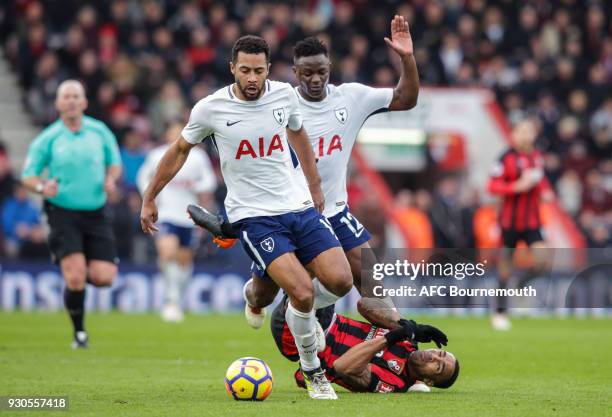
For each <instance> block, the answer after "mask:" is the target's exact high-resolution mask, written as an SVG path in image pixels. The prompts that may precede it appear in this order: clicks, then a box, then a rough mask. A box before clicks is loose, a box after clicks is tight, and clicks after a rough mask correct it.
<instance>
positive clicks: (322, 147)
mask: <svg viewBox="0 0 612 417" xmlns="http://www.w3.org/2000/svg"><path fill="white" fill-rule="evenodd" d="M334 151H342V138H341V137H340V135H334V136H332V138H331V140H330V141H329V143H326V142H325V138H324V137H322V136H321V137H320V138H319V151H318V153H317V155H318V157H319V158H321V157H323V156H325V155H331V154H332V152H334Z"/></svg>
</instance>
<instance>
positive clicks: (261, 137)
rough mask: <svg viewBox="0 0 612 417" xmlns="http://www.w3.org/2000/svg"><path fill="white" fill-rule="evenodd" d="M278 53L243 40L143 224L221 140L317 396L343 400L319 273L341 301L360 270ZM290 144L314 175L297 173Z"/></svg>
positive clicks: (229, 205)
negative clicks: (317, 301) (332, 214)
mask: <svg viewBox="0 0 612 417" xmlns="http://www.w3.org/2000/svg"><path fill="white" fill-rule="evenodd" d="M269 56H270V51H269V48H268V45H267V44H266V42H265V41H264V40H263V39H262V38H260V37H257V36H243V37H241V38H240V39H238V40H237V41H236V43H235V44H234V47H233V50H232V62H231V63H230V69H231V72H232V74H233V75H234V78H235V83H234V84H232V85H229V86H227V87H225V88H222V89H220V90H218V91H217V92H215V93H214V94H212V95H210V96H208V97H206V98H204V99H202V100H200V101H199V102H198V103H197V104H196V105H195V107H194V108H193V110H192V112H191V116H190V118H189V122H188V124H187V126H185V128H184V129H183V131H182V133H181V137H179V138H178V139H177V140H176V141H175V142H174V143H173V144H172V145H171V146H170V147H169V148H168V150H167V151H166V153H165V154H164V156H163V158H162V160H161V162H160V164H159V166H158V168H157V171H156V173H155V175H154V177H153V180H152V181H151V183H150V184H149V186H148V187H147V189H146V191H145V193H144V198H143V205H142V210H141V223H142V228H143V230H144V231H145V232H147V233H153V232H155V231H157V230H158V229H157V227H156V226H155V225H154V223H155V222H156V221H157V217H158V215H157V207H156V204H155V197H156V196H157V195H158V194H159V192H160V191H161V190H162V189H163V187H164V186H165V185H166V184H167V183H168V182H169V181H170V180H171V179H172V178H173V177H174V175H175V174H176V173H177V172H178V170H179V169H180V168H181V166H182V165H183V163H184V162H185V160H186V159H187V156H188V155H189V151H190V150H191V149H192V147H193V146H195V144H197V143H199V142H201V141H202V140H204V139H205V138H208V140H213V141H214V143H215V146H216V147H217V149H218V151H219V157H220V159H221V170H222V173H223V177H224V179H225V183H226V184H227V188H228V192H227V197H226V199H225V208H226V211H227V215H228V219H229V221H230V222H231V223H232V225H233V227H234V228H235V229H236V230H237V231H238V232H239V234H240V239H241V242H242V244H243V247H244V249H245V250H246V252H247V253H248V254H249V256H250V257H251V259H252V260H253V261H254V262H255V263H257V264H258V265H259V266H260V267H261V268H262V269H263V270H265V271H266V272H267V274H268V275H269V276H270V277H272V279H273V280H274V282H275V283H276V284H277V285H278V286H279V287H281V288H283V289H284V290H285V292H286V293H287V294H288V296H289V300H290V301H289V305H288V308H287V315H286V318H287V324H288V327H289V329H290V330H291V333H292V334H293V336H294V338H295V339H296V345H297V348H298V351H299V355H300V364H301V368H302V371H303V372H304V376H305V379H306V382H307V385H308V392H309V394H310V396H311V397H312V398H317V399H336V398H337V397H336V394H335V392H334V389H333V388H332V386H331V384H330V383H329V381H328V380H327V378H326V377H325V374H324V372H323V371H322V369H321V365H320V361H319V358H318V357H317V349H316V345H317V337H316V324H315V323H316V319H315V316H314V310H313V300H314V296H315V293H316V291H317V290H316V289H315V288H314V287H313V283H312V280H311V278H310V275H309V272H310V273H312V274H313V275H315V276H317V277H318V279H319V282H320V283H322V284H323V285H325V286H326V291H327V292H328V293H329V294H334V297H332V298H335V299H334V300H333V301H332V302H331V303H333V302H335V300H336V299H337V298H339V297H341V296H343V295H345V294H346V293H347V292H348V291H349V290H350V289H351V287H352V275H351V271H350V266H349V264H348V262H347V260H346V257H345V256H344V253H343V252H342V249H341V247H340V243H339V242H338V239H337V238H336V236H335V234H334V232H333V230H332V228H331V226H330V224H329V222H328V220H327V219H326V218H325V217H323V215H322V214H321V213H320V212H319V211H322V210H323V207H324V198H323V192H322V191H321V179H320V177H319V174H318V172H317V168H316V163H315V156H314V153H313V151H312V147H311V146H310V143H309V140H308V135H307V134H306V131H305V130H304V128H303V127H302V116H301V114H300V110H299V105H298V96H297V94H296V92H295V90H293V88H292V87H291V86H290V85H289V84H286V83H280V82H271V81H268V80H267V76H268V73H269V68H270V63H269ZM289 144H291V148H292V149H293V150H294V151H295V153H296V154H297V159H298V160H299V162H300V164H301V166H302V170H303V173H304V175H296V174H295V168H294V161H293V158H292V156H291V154H290V148H289ZM313 206H314V207H313ZM315 208H316V209H315ZM317 210H319V211H317ZM303 265H304V266H305V267H306V268H307V269H308V271H307V270H306V269H305V268H304V266H303Z"/></svg>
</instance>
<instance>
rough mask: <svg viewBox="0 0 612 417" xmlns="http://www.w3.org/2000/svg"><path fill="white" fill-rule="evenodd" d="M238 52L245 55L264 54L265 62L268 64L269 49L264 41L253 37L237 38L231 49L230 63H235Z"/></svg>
mask: <svg viewBox="0 0 612 417" xmlns="http://www.w3.org/2000/svg"><path fill="white" fill-rule="evenodd" d="M238 52H244V53H245V54H261V53H262V52H263V53H264V54H266V61H267V62H270V47H269V46H268V43H267V42H266V41H265V39H263V38H260V37H259V36H255V35H245V36H242V37H241V38H239V39H238V40H237V41H236V43H234V46H233V47H232V61H233V62H236V58H237V57H238Z"/></svg>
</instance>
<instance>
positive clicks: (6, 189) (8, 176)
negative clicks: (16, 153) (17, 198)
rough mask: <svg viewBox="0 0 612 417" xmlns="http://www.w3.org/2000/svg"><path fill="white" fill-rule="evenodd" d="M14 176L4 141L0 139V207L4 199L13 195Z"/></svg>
mask: <svg viewBox="0 0 612 417" xmlns="http://www.w3.org/2000/svg"><path fill="white" fill-rule="evenodd" d="M14 184H15V177H14V176H13V171H12V169H11V160H10V158H9V155H8V149H7V148H6V145H5V144H4V142H2V141H1V140H0V207H1V206H2V204H3V203H4V201H5V200H6V199H7V198H9V197H10V196H12V195H13V186H14Z"/></svg>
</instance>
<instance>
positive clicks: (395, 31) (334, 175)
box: [201, 16, 419, 328]
mask: <svg viewBox="0 0 612 417" xmlns="http://www.w3.org/2000/svg"><path fill="white" fill-rule="evenodd" d="M385 41H386V42H387V44H388V45H389V47H390V48H391V49H393V51H395V52H396V53H397V54H398V55H399V57H400V59H401V68H402V72H401V75H400V79H399V82H398V84H397V86H396V87H395V88H371V87H368V86H365V85H363V84H359V83H347V84H342V85H340V86H334V85H329V84H328V81H329V74H330V69H331V63H330V60H329V54H328V51H327V48H326V47H325V45H324V44H323V43H322V42H321V41H320V40H318V39H317V38H314V37H310V38H306V39H304V40H303V41H301V42H298V43H297V44H296V46H295V48H294V73H295V75H296V78H297V80H298V83H299V85H298V87H296V88H295V90H296V92H297V93H298V97H299V103H300V110H301V112H302V115H303V118H304V127H305V128H306V131H307V132H308V136H309V139H310V143H311V145H312V148H313V150H314V153H315V156H316V157H317V159H318V162H317V168H318V169H319V173H320V174H321V180H322V188H323V192H324V194H325V210H324V214H325V216H326V217H327V218H328V219H329V221H330V223H331V225H332V227H333V229H334V232H335V233H336V235H337V236H338V239H339V240H340V243H341V244H342V248H343V249H344V251H345V252H346V256H347V258H348V261H349V263H350V266H351V271H352V274H353V279H354V282H355V285H356V287H357V288H358V289H359V290H361V288H360V284H361V282H360V281H361V254H362V249H367V248H369V247H370V246H369V244H368V241H369V240H370V234H369V233H368V231H367V230H366V229H365V228H364V227H363V225H362V224H361V223H360V222H359V221H358V220H357V219H356V218H355V216H353V215H351V213H350V212H349V209H348V206H347V192H346V171H347V166H348V161H349V158H350V155H351V151H352V149H353V145H354V143H355V140H356V138H357V134H358V133H359V130H360V129H361V126H362V125H363V123H364V122H365V121H366V119H367V118H368V117H369V116H371V115H372V114H374V113H378V112H382V111H396V110H409V109H411V108H413V107H414V106H415V105H416V102H417V98H418V94H419V76H418V71H417V67H416V63H415V60H414V57H413V44H412V38H411V36H410V31H409V28H408V22H406V20H405V19H404V18H403V17H401V16H395V17H394V19H393V20H392V22H391V39H388V38H385ZM201 225H203V226H206V225H205V224H201ZM223 230H225V231H226V233H224V235H225V236H227V237H232V236H231V235H228V233H227V232H230V233H231V229H230V228H227V227H224V228H223ZM252 272H253V274H252V275H253V277H252V279H251V280H250V281H249V282H248V283H247V284H246V286H245V291H244V293H245V298H246V301H247V306H246V308H245V313H246V316H247V321H248V322H249V324H250V325H251V326H252V327H255V328H258V327H260V326H261V324H262V323H263V318H264V316H265V310H264V307H266V306H267V305H269V304H270V303H272V301H273V300H274V298H275V296H276V294H277V292H278V287H277V286H276V284H275V283H274V281H272V280H270V279H269V278H268V277H267V276H266V274H265V273H264V271H262V270H261V268H257V264H253V268H252ZM316 281H317V279H315V286H316V285H317V282H316ZM325 295H326V293H325V292H324V291H322V297H325ZM317 302H318V301H317V300H315V304H317Z"/></svg>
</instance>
